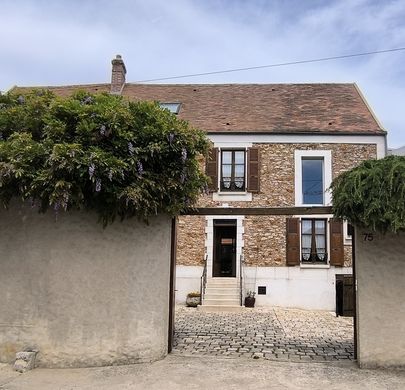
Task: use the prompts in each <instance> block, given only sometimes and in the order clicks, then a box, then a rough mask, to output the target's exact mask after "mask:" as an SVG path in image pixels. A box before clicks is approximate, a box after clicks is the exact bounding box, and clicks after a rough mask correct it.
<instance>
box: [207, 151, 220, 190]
mask: <svg viewBox="0 0 405 390" xmlns="http://www.w3.org/2000/svg"><path fill="white" fill-rule="evenodd" d="M205 172H206V174H207V176H208V177H209V178H210V179H211V183H209V184H208V189H209V190H210V192H215V191H218V148H212V149H210V150H209V152H208V158H207V164H206V167H205Z"/></svg>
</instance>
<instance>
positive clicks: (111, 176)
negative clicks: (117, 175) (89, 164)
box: [108, 171, 113, 181]
mask: <svg viewBox="0 0 405 390" xmlns="http://www.w3.org/2000/svg"><path fill="white" fill-rule="evenodd" d="M112 178H113V172H112V171H109V172H108V179H109V180H110V181H112Z"/></svg>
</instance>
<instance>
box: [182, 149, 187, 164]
mask: <svg viewBox="0 0 405 390" xmlns="http://www.w3.org/2000/svg"><path fill="white" fill-rule="evenodd" d="M186 160H187V150H186V148H183V149H181V161H182V162H183V164H184V163H185V162H186Z"/></svg>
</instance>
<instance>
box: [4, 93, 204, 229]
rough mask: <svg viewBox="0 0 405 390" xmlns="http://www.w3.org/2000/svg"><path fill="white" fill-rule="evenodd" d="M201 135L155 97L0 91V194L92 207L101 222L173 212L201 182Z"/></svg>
mask: <svg viewBox="0 0 405 390" xmlns="http://www.w3.org/2000/svg"><path fill="white" fill-rule="evenodd" d="M207 147H208V141H207V138H206V137H205V135H204V133H203V132H201V131H199V130H196V129H193V128H191V127H190V126H189V124H188V123H187V122H185V121H182V120H179V119H177V117H176V116H175V115H174V114H172V113H170V112H169V111H168V110H163V109H161V108H160V107H159V105H158V104H157V103H152V102H128V101H126V100H124V99H123V98H122V97H119V96H112V95H108V94H101V95H90V94H88V93H86V92H79V93H77V94H75V95H73V96H72V97H69V98H65V99H63V98H58V97H55V96H54V95H53V94H52V93H51V92H49V91H45V90H35V91H32V92H31V93H29V94H27V95H24V96H18V95H15V94H7V95H3V96H0V200H1V201H2V203H3V204H4V205H5V206H7V205H8V204H9V202H10V200H11V199H12V198H13V197H20V198H22V199H23V200H24V201H25V200H30V201H31V202H32V204H33V206H34V207H35V206H36V207H38V208H39V211H41V212H45V211H46V210H47V209H48V208H50V207H51V208H53V209H54V211H55V212H59V211H60V210H65V211H66V210H69V209H72V208H75V209H77V208H78V209H87V210H95V211H96V212H97V213H98V215H99V216H100V219H101V221H102V222H103V224H104V225H107V224H108V223H110V222H112V221H114V219H115V218H116V217H117V216H119V217H120V218H121V219H124V218H128V217H132V216H138V217H139V218H142V219H144V220H147V219H148V217H149V216H151V215H155V214H158V213H167V214H169V215H177V214H179V213H180V212H181V211H182V210H184V209H185V208H187V207H190V206H191V205H192V204H193V203H194V202H195V201H196V199H197V197H198V195H199V194H200V192H201V190H202V189H203V188H205V186H206V179H207V178H206V177H205V175H204V174H203V173H202V172H201V171H200V169H199V163H198V157H199V156H200V155H201V154H204V153H205V152H206V150H207Z"/></svg>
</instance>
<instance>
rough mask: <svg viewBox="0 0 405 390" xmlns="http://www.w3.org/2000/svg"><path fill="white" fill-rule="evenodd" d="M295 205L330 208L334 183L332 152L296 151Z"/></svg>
mask: <svg viewBox="0 0 405 390" xmlns="http://www.w3.org/2000/svg"><path fill="white" fill-rule="evenodd" d="M294 155H295V205H296V206H306V205H310V206H320V205H325V206H328V205H330V204H331V202H332V199H331V193H330V191H329V187H330V185H331V183H332V152H331V151H330V150H296V151H295V154H294Z"/></svg>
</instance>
